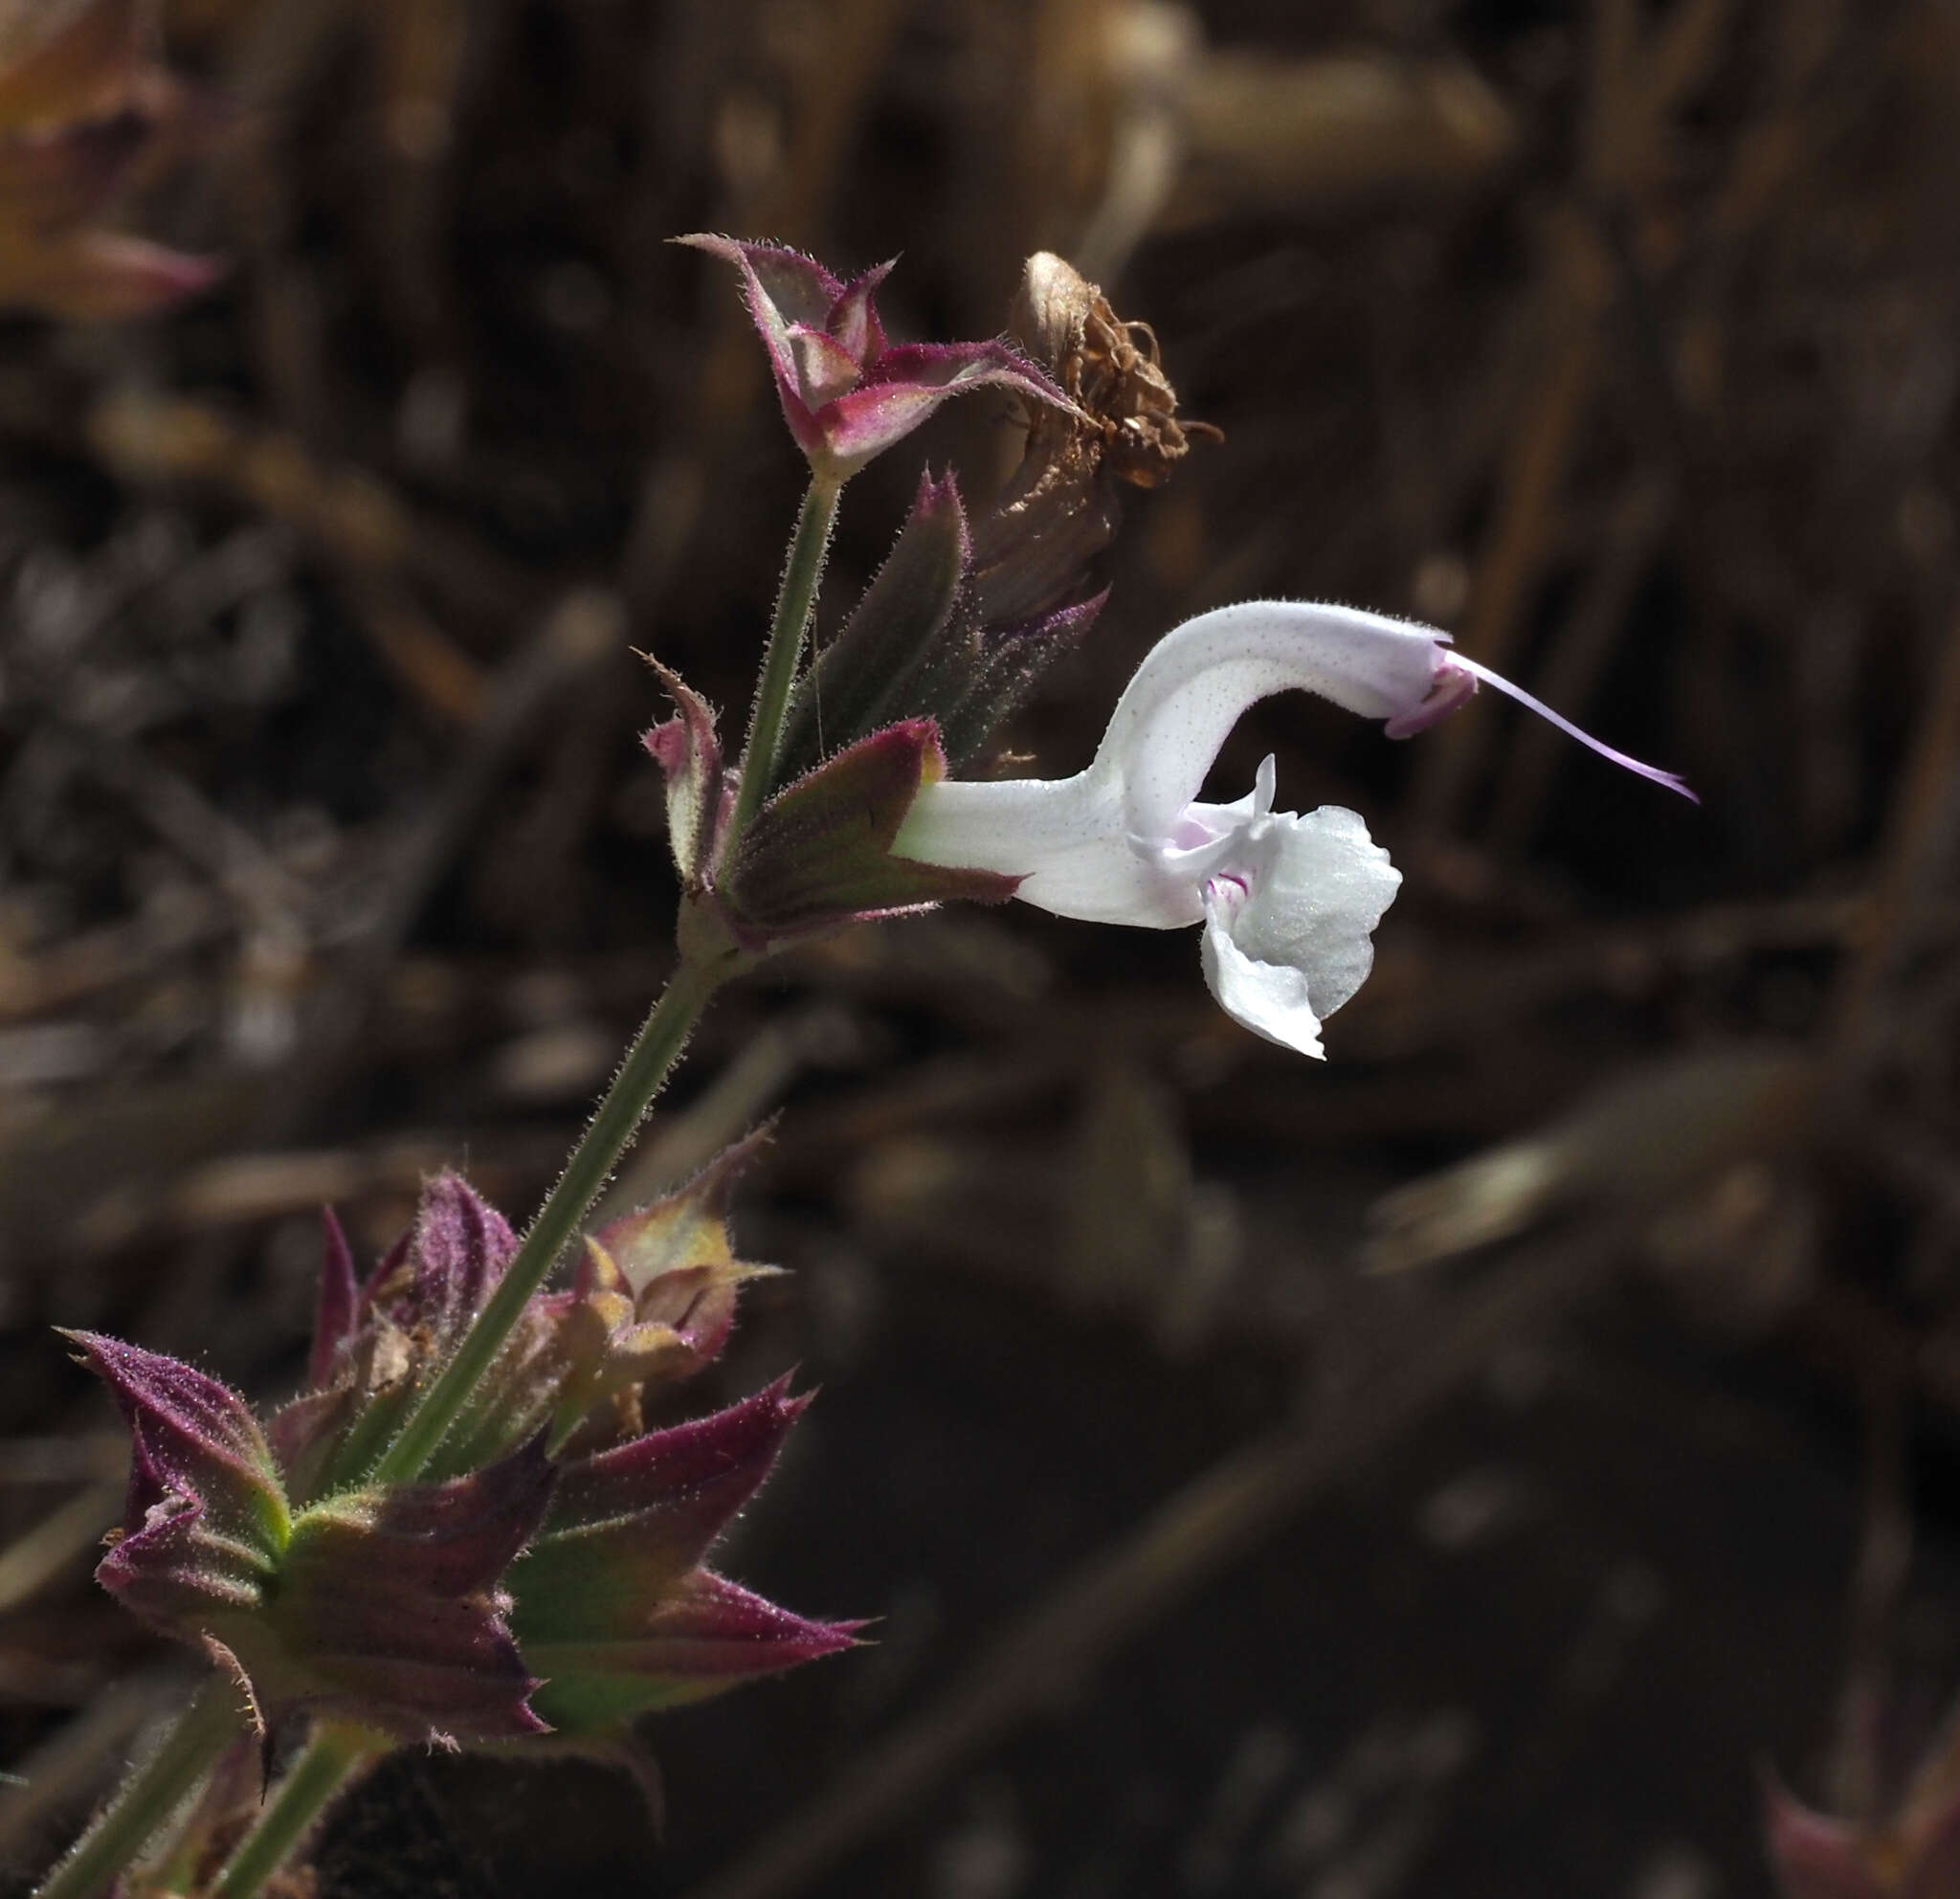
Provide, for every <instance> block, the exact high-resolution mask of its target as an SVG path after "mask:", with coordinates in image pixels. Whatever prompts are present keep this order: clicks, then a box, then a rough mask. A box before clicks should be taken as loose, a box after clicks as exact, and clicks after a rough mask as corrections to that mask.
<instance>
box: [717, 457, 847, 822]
mask: <svg viewBox="0 0 1960 1899" xmlns="http://www.w3.org/2000/svg"><path fill="white" fill-rule="evenodd" d="M842 492H843V483H842V482H840V481H835V480H831V481H827V480H824V478H823V477H822V476H821V475H813V476H812V477H811V480H810V492H809V493H808V494H806V495H805V496H804V497H803V507H802V510H801V512H800V513H798V515H797V516H796V538H795V539H794V540H793V541H791V543H790V560H789V565H788V566H786V567H785V568H784V570H783V591H782V592H781V593H779V594H778V595H777V596H776V617H775V619H774V621H773V623H772V624H771V625H770V627H769V643H768V651H767V652H765V653H764V655H763V661H762V676H761V677H760V678H759V679H758V680H757V681H756V685H755V710H754V712H753V713H752V714H751V715H750V717H749V721H748V747H747V749H746V751H744V752H743V754H742V782H741V785H740V786H739V787H738V789H737V791H736V793H735V810H734V813H733V815H732V816H731V817H730V819H729V824H728V839H729V844H730V847H731V848H732V847H733V846H734V845H736V844H739V843H740V841H741V838H742V834H743V833H744V832H745V831H746V830H747V829H748V825H749V820H750V819H751V818H753V817H754V815H755V814H756V813H757V812H758V811H760V810H761V809H762V801H763V799H764V798H765V797H766V796H767V795H768V791H769V785H770V781H771V780H772V779H773V778H774V776H775V771H776V755H777V753H778V752H779V751H780V750H781V749H782V743H783V715H784V714H785V713H786V712H787V711H788V710H789V707H790V690H791V687H792V686H793V685H794V684H795V683H796V668H797V664H798V662H799V661H800V660H801V659H802V658H803V636H804V633H805V632H806V630H807V629H808V628H809V625H810V616H811V614H812V613H813V611H814V609H815V607H816V589H817V583H818V582H819V581H821V580H822V578H823V562H824V556H825V554H827V553H828V552H829V551H830V544H831V529H832V527H833V526H835V525H836V519H837V497H838V496H839V495H840V494H842Z"/></svg>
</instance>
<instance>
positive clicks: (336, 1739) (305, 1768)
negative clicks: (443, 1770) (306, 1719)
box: [212, 1721, 388, 1899]
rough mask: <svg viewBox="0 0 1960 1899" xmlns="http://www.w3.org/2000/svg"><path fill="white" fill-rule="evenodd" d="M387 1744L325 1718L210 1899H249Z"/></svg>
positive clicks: (358, 1729)
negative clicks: (356, 1772) (357, 1774)
mask: <svg viewBox="0 0 1960 1899" xmlns="http://www.w3.org/2000/svg"><path fill="white" fill-rule="evenodd" d="M387 1746H388V1743H387V1742H386V1741H384V1740H382V1739H381V1737H380V1736H379V1735H377V1734H374V1733H371V1732H369V1731H368V1730H367V1729H366V1728H356V1727H353V1726H351V1725H349V1724H347V1723H345V1722H339V1721H323V1722H322V1723H321V1724H320V1726H319V1727H317V1728H316V1729H315V1730H314V1731H313V1733H312V1735H311V1737H310V1738H309V1739H308V1740H307V1743H306V1745H305V1747H304V1748H302V1749H301V1752H300V1757H299V1759H297V1760H296V1761H294V1763H293V1764H292V1766H291V1767H289V1768H288V1769H287V1770H286V1776H285V1778H284V1779H283V1780H281V1781H280V1782H279V1790H278V1793H277V1794H275V1795H274V1796H273V1798H272V1804H271V1805H270V1806H268V1807H267V1808H266V1809H265V1811H264V1812H263V1813H261V1814H260V1815H259V1816H258V1824H257V1825H256V1826H255V1827H254V1828H253V1829H252V1831H251V1832H250V1833H248V1834H247V1835H246V1836H245V1838H244V1839H243V1840H242V1841H241V1842H239V1844H238V1850H237V1851H236V1852H235V1853H234V1854H233V1855H232V1858H231V1863H230V1864H229V1865H227V1866H226V1867H225V1869H224V1871H223V1872H221V1873H220V1874H219V1875H218V1881H217V1884H216V1885H215V1886H213V1887H212V1899H251V1895H252V1894H253V1893H255V1892H256V1891H257V1890H258V1888H260V1887H261V1886H263V1885H264V1884H265V1882H266V1881H267V1880H268V1879H270V1878H271V1877H272V1875H273V1874H274V1873H276V1872H277V1871H278V1869H279V1867H280V1866H282V1865H284V1864H285V1863H286V1859H287V1857H288V1856H289V1855H290V1854H291V1853H292V1852H293V1850H294V1848H296V1847H297V1846H298V1845H299V1844H300V1843H301V1841H302V1840H304V1839H305V1837H306V1835H307V1834H308V1833H309V1832H311V1831H312V1829H313V1824H314V1822H315V1821H317V1820H319V1818H320V1816H321V1814H322V1813H323V1811H324V1810H325V1808H326V1805H327V1803H328V1801H330V1800H331V1799H332V1798H333V1797H334V1796H335V1795H336V1794H338V1793H339V1792H340V1791H341V1789H342V1788H343V1787H345V1785H346V1784H347V1782H348V1781H349V1780H350V1779H351V1778H352V1777H353V1776H354V1772H355V1770H356V1769H357V1768H359V1767H361V1766H363V1765H364V1764H365V1763H366V1762H367V1760H369V1759H370V1758H371V1757H372V1756H373V1755H375V1754H381V1753H384V1752H385V1751H386V1749H387Z"/></svg>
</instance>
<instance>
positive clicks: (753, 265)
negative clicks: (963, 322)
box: [674, 232, 1075, 483]
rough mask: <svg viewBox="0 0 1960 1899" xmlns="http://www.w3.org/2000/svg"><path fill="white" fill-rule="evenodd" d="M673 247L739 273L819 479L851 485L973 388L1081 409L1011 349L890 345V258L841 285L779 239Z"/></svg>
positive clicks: (693, 241) (681, 240) (697, 239)
mask: <svg viewBox="0 0 1960 1899" xmlns="http://www.w3.org/2000/svg"><path fill="white" fill-rule="evenodd" d="M674 242H675V243H677V244H685V245H688V246H690V247H691V248H692V249H694V250H697V251H705V252H707V253H708V254H709V255H710V256H711V257H720V258H721V259H723V261H724V262H726V263H731V264H733V265H734V266H735V267H736V269H737V270H739V271H740V272H741V273H742V286H743V288H742V294H743V301H744V302H746V304H747V306H748V314H749V319H750V321H751V322H752V323H753V324H755V328H756V333H757V334H758V335H759V336H760V337H761V338H762V342H763V346H764V347H765V348H766V349H767V350H768V358H769V369H770V372H771V374H772V375H773V376H774V378H775V384H776V396H777V399H778V400H779V401H780V402H781V404H782V406H783V419H784V421H785V422H787V423H788V424H789V428H790V433H791V436H793V437H794V438H795V441H796V445H797V447H798V448H800V449H801V450H802V451H803V453H804V456H805V458H807V459H808V460H809V462H810V466H811V470H812V472H813V474H814V475H815V476H816V478H817V479H818V480H823V481H828V482H833V483H836V482H842V481H845V480H849V479H850V477H851V476H852V475H854V474H856V473H857V470H858V469H859V468H861V467H863V465H864V464H865V463H866V462H867V461H869V460H870V459H871V458H872V457H873V456H875V455H879V454H881V453H882V452H883V451H884V450H885V449H888V448H890V447H891V446H892V444H893V443H895V442H897V441H900V440H902V438H903V437H904V436H908V435H909V434H911V432H912V431H913V430H914V429H916V428H917V427H918V426H919V424H920V423H921V422H923V421H924V420H925V418H926V417H927V416H928V415H930V414H931V413H932V412H933V411H934V410H936V409H937V408H938V407H939V406H940V404H942V403H943V402H945V401H947V399H948V398H949V397H951V396H954V395H958V394H960V393H962V392H963V391H967V390H970V389H977V388H986V387H994V388H1003V389H1008V390H1012V391H1014V392H1015V393H1016V394H1018V395H1020V396H1023V397H1025V398H1028V399H1030V400H1032V401H1035V402H1038V403H1046V404H1053V405H1055V406H1057V407H1058V408H1060V409H1062V410H1065V411H1068V412H1069V413H1075V409H1074V405H1073V404H1072V403H1071V402H1070V401H1069V399H1068V397H1067V396H1065V395H1064V394H1063V393H1062V392H1061V391H1060V390H1058V388H1057V387H1056V386H1055V384H1054V383H1053V382H1052V381H1050V379H1049V378H1048V376H1047V375H1046V374H1045V373H1044V372H1043V371H1042V370H1041V369H1037V368H1036V366H1035V365H1034V364H1033V363H1031V362H1029V361H1028V360H1027V358H1025V357H1024V356H1022V355H1021V354H1020V353H1019V352H1018V351H1017V350H1015V349H1013V348H1012V347H1010V346H1008V345H1007V344H1005V343H999V342H986V343H945V344H924V343H911V344H899V345H896V346H893V345H889V344H888V343H887V342H886V339H885V334H884V326H883V324H880V322H879V317H878V310H877V306H876V303H875V302H874V296H875V293H876V291H877V289H878V287H879V285H880V283H882V282H883V281H884V279H885V276H886V274H887V273H888V272H889V271H890V269H891V265H890V264H889V263H885V264H880V265H878V266H876V267H875V268H874V269H872V270H869V271H866V272H865V273H864V275H863V276H861V277H859V278H857V279H856V280H855V281H853V282H851V283H844V282H842V281H840V280H839V279H837V278H835V277H833V276H832V275H831V273H830V272H829V271H827V270H825V269H824V267H823V266H822V265H821V264H819V263H818V262H817V261H816V260H815V259H814V258H813V257H804V256H802V255H801V254H800V253H798V252H795V251H791V250H788V249H786V248H785V247H783V246H782V245H780V244H755V243H746V242H743V241H741V240H739V239H736V238H733V237H720V236H715V235H711V234H708V233H702V232H697V233H695V234H694V235H690V236H685V237H677V238H675V239H674Z"/></svg>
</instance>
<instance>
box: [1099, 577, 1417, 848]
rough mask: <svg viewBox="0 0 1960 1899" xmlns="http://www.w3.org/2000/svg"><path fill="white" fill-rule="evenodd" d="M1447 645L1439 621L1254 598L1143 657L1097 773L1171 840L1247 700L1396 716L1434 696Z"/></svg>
mask: <svg viewBox="0 0 1960 1899" xmlns="http://www.w3.org/2000/svg"><path fill="white" fill-rule="evenodd" d="M1446 645H1447V637H1446V636H1445V635H1443V634H1439V633H1437V631H1436V629H1435V628H1434V627H1426V626H1417V625H1414V624H1413V623H1412V622H1410V621H1407V620H1392V619H1389V618H1387V617H1386V616H1385V615H1383V614H1367V613H1363V612H1361V611H1360V610H1359V609H1358V608H1354V607H1335V606H1328V605H1325V604H1321V603H1309V602H1304V601H1297V600H1248V601H1245V602H1243V603H1242V604H1241V605H1238V606H1236V607H1220V608H1218V609H1217V610H1216V611H1215V612H1214V613H1209V614H1199V615H1198V616H1197V617H1196V618H1195V619H1190V620H1186V621H1185V622H1184V624H1183V625H1182V626H1178V627H1173V628H1172V629H1171V630H1170V632H1169V633H1168V634H1166V635H1165V636H1164V637H1163V638H1162V639H1160V640H1159V641H1158V642H1157V644H1156V645H1155V646H1153V647H1152V648H1151V649H1150V651H1149V652H1148V653H1147V655H1146V656H1145V659H1144V662H1143V664H1142V665H1141V666H1139V667H1138V668H1137V670H1136V674H1135V676H1134V677H1133V678H1132V679H1131V680H1130V682H1129V684H1128V686H1127V687H1125V690H1124V694H1123V697H1122V698H1121V699H1120V700H1118V701H1117V704H1116V710H1115V712H1114V713H1113V714H1111V716H1110V720H1109V729H1108V731H1107V732H1106V733H1105V734H1104V735H1103V744H1102V746H1101V747H1100V748H1098V750H1097V753H1096V761H1095V763H1094V764H1093V765H1091V766H1090V768H1089V772H1088V775H1090V776H1093V777H1095V778H1097V779H1098V780H1099V781H1102V782H1104V783H1106V784H1108V785H1109V786H1110V787H1111V788H1112V789H1115V790H1117V791H1119V793H1120V795H1121V796H1122V799H1123V804H1124V814H1125V823H1126V826H1127V829H1128V830H1129V832H1130V834H1131V835H1132V836H1136V837H1141V838H1161V837H1164V836H1166V835H1167V834H1168V829H1169V825H1170V824H1171V822H1172V821H1173V820H1174V819H1175V817H1176V816H1177V815H1178V814H1179V813H1180V812H1182V811H1183V810H1184V809H1185V807H1186V806H1187V805H1189V804H1190V803H1191V802H1192V800H1193V799H1194V798H1195V797H1196V796H1197V794H1198V792H1199V790H1200V788H1201V787H1202V786H1203V784H1204V781H1205V773H1206V772H1207V771H1210V770H1211V769H1212V761H1213V760H1214V758H1216V757H1217V755H1218V748H1219V747H1220V746H1222V745H1223V744H1224V743H1225V740H1226V738H1227V737H1228V736H1229V735H1230V733H1231V731H1232V728H1233V726H1236V724H1237V723H1238V721H1239V718H1240V716H1241V715H1242V714H1243V713H1244V712H1245V710H1246V708H1247V707H1248V706H1250V705H1252V704H1255V703H1256V702H1257V701H1258V700H1261V699H1265V698H1268V697H1270V696H1271V695H1272V694H1273V693H1276V692H1285V691H1289V690H1293V689H1298V690H1301V691H1304V692H1316V693H1319V694H1320V695H1321V696H1322V697H1323V698H1325V699H1331V700H1332V701H1333V702H1334V703H1335V704H1337V705H1342V706H1346V707H1347V709H1348V711H1350V712H1358V713H1360V714H1361V716H1362V717H1363V718H1367V719H1390V718H1395V717H1398V716H1400V715H1403V714H1406V713H1408V712H1410V711H1411V710H1412V709H1413V708H1414V707H1416V706H1418V705H1420V704H1422V702H1423V701H1424V700H1425V699H1426V698H1427V697H1428V696H1429V691H1430V687H1431V685H1432V684H1433V683H1434V681H1435V679H1436V673H1437V666H1438V665H1439V664H1440V663H1441V661H1442V659H1443V655H1444V651H1445V648H1446Z"/></svg>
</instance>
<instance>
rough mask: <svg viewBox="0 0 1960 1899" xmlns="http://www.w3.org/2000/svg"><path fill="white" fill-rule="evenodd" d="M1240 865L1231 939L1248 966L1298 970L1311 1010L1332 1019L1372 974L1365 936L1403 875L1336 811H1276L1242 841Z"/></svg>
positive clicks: (1358, 825)
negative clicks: (1240, 892) (1242, 890)
mask: <svg viewBox="0 0 1960 1899" xmlns="http://www.w3.org/2000/svg"><path fill="white" fill-rule="evenodd" d="M1245 868H1246V869H1247V871H1248V872H1249V873H1250V875H1249V876H1248V877H1247V879H1246V881H1247V882H1248V883H1249V884H1250V886H1251V894H1250V895H1249V896H1248V897H1247V898H1246V900H1245V901H1244V902H1243V903H1242V904H1241V905H1239V906H1238V909H1237V911H1236V915H1235V916H1234V917H1233V918H1232V922H1231V928H1232V936H1233V939H1234V941H1235V942H1236V944H1237V946H1238V948H1239V949H1241V950H1243V951H1244V952H1245V953H1246V954H1247V955H1248V956H1250V957H1251V958H1252V959H1253V960H1254V961H1255V962H1260V963H1281V964H1285V965H1287V966H1288V967H1290V968H1292V969H1296V970H1298V971H1300V972H1302V973H1303V975H1304V977H1305V979H1306V985H1307V989H1308V991H1309V993H1310V994H1312V996H1313V1001H1314V1007H1315V1009H1316V1010H1317V1011H1318V1012H1319V1013H1320V1015H1321V1016H1322V1017H1328V1016H1331V1015H1332V1014H1333V1013H1334V1011H1335V1010H1336V1009H1338V1008H1339V1007H1340V1006H1341V1005H1342V1003H1344V1002H1346V1001H1347V1000H1348V997H1349V996H1350V995H1352V994H1354V992H1355V991H1356V990H1357V989H1359V988H1360V987H1361V985H1362V983H1363V981H1364V980H1365V979H1366V978H1367V975H1368V972H1369V971H1370V968H1372V967H1373V964H1374V945H1373V943H1372V942H1371V941H1370V936H1371V934H1372V932H1373V930H1374V927H1375V926H1376V925H1377V924H1378V923H1380V922H1381V920H1382V913H1383V912H1384V911H1385V910H1386V909H1387V908H1388V907H1389V905H1391V904H1392V903H1393V902H1394V901H1395V892H1396V890H1397V889H1398V888H1400V886H1401V882H1402V873H1401V872H1400V871H1398V870H1397V869H1396V868H1395V867H1394V865H1393V864H1392V863H1391V862H1390V861H1389V854H1388V852H1387V851H1385V850H1383V849H1382V847H1381V846H1380V845H1379V844H1376V843H1374V842H1372V841H1371V840H1370V838H1369V835H1368V827H1367V825H1365V824H1364V823H1363V822H1362V821H1361V819H1360V818H1359V817H1357V816H1356V815H1354V813H1353V812H1351V811H1343V810H1341V809H1340V807H1339V806H1337V805H1324V806H1323V807H1322V808H1321V809H1320V810H1319V811H1310V812H1308V813H1307V815H1305V816H1304V817H1296V816H1295V815H1293V814H1292V813H1291V812H1290V811H1283V812H1276V813H1274V815H1272V816H1271V817H1269V818H1268V819H1266V821H1265V822H1264V823H1263V824H1261V825H1259V826H1258V827H1256V828H1255V830H1254V832H1253V833H1252V835H1251V836H1250V837H1249V838H1248V840H1247V859H1246V865H1245Z"/></svg>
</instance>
